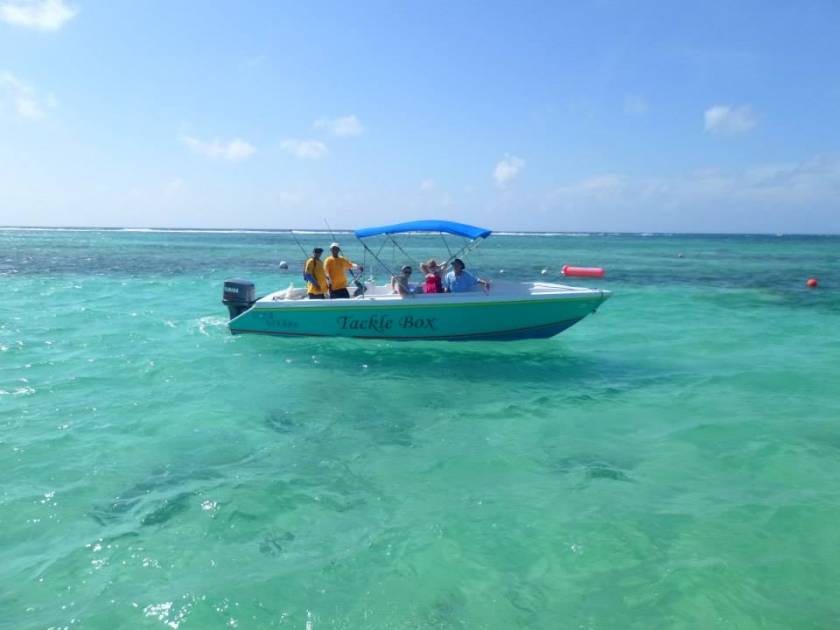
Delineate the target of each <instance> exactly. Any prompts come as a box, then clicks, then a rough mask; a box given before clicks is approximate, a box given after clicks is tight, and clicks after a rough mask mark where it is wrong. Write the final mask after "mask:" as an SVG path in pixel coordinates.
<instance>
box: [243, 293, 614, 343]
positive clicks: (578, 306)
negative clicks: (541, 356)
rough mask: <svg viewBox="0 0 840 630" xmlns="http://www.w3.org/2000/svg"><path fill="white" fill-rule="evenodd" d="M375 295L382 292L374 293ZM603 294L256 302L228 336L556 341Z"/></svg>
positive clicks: (279, 296)
mask: <svg viewBox="0 0 840 630" xmlns="http://www.w3.org/2000/svg"><path fill="white" fill-rule="evenodd" d="M376 289H381V288H380V287H376ZM608 297H609V292H608V291H601V290H598V289H580V288H575V287H566V286H563V285H548V284H532V283H523V284H521V285H510V286H508V287H507V288H501V289H499V290H496V289H495V288H494V290H493V291H491V292H488V293H485V292H483V291H482V292H471V293H463V294H434V295H417V296H410V297H400V296H394V295H382V294H380V295H373V296H371V295H368V296H366V297H364V298H356V299H349V300H307V299H287V298H286V296H285V292H279V293H277V294H272V295H269V296H266V297H264V298H262V299H260V300H257V301H256V302H255V303H254V304H253V306H252V307H251V308H250V309H248V310H246V311H245V312H243V313H241V314H240V315H238V316H237V317H235V318H233V319H232V320H231V321H230V330H231V332H232V333H233V334H246V333H251V334H264V335H279V336H288V337H353V338H358V339H393V340H442V341H467V340H515V339H537V338H545V337H551V336H553V335H556V334H558V333H560V332H562V331H563V330H565V329H566V328H568V327H569V326H572V325H574V324H576V323H577V322H579V321H580V320H581V319H583V318H584V317H586V316H587V315H589V314H590V313H592V312H594V311H595V310H596V309H597V308H598V307H599V306H600V305H601V304H602V303H603V302H604V300H606V299H607V298H608Z"/></svg>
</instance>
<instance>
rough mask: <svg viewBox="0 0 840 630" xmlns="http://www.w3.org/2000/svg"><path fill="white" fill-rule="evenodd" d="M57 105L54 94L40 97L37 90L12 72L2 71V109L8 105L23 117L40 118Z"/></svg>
mask: <svg viewBox="0 0 840 630" xmlns="http://www.w3.org/2000/svg"><path fill="white" fill-rule="evenodd" d="M55 106H56V100H55V98H54V97H53V96H48V97H46V98H40V97H39V96H38V95H37V94H36V92H35V90H34V89H33V88H32V87H31V86H30V85H27V84H26V83H24V82H23V81H21V80H20V79H18V78H17V77H16V76H15V75H13V74H12V73H11V72H7V71H0V110H3V109H6V108H7V107H8V108H10V109H12V110H13V111H14V112H15V113H16V114H17V115H18V116H20V117H21V118H26V119H28V120H39V119H41V118H43V117H44V116H45V115H46V110H47V109H48V108H51V107H55Z"/></svg>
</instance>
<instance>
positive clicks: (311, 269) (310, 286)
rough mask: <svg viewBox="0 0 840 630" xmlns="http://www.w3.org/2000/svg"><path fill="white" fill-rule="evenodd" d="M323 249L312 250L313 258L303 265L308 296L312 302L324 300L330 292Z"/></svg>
mask: <svg viewBox="0 0 840 630" xmlns="http://www.w3.org/2000/svg"><path fill="white" fill-rule="evenodd" d="M323 252H324V248H323V247H316V248H314V249H313V250H312V258H309V259H308V260H307V261H306V263H305V264H304V265H303V279H304V280H306V295H307V297H308V298H309V299H310V300H323V299H324V294H325V293H326V292H327V291H328V290H329V285H327V276H326V274H325V273H324V263H323V261H322V260H321V254H322V253H323Z"/></svg>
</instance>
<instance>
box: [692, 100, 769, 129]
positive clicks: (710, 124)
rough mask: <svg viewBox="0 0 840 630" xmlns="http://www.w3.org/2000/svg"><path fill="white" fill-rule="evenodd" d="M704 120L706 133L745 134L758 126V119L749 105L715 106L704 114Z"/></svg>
mask: <svg viewBox="0 0 840 630" xmlns="http://www.w3.org/2000/svg"><path fill="white" fill-rule="evenodd" d="M703 120H704V121H705V124H706V131H710V132H712V133H743V132H745V131H749V130H750V129H752V128H753V127H755V126H756V125H757V124H758V117H757V116H756V114H755V112H753V110H752V108H751V107H750V106H749V105H740V106H738V107H733V106H731V105H714V106H713V107H710V108H709V109H707V110H706V111H705V112H704V113H703Z"/></svg>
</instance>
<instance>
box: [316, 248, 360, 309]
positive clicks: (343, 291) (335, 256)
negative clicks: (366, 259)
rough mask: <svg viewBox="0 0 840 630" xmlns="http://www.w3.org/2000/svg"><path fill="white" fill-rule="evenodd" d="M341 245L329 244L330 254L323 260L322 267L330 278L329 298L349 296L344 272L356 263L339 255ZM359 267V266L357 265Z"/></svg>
mask: <svg viewBox="0 0 840 630" xmlns="http://www.w3.org/2000/svg"><path fill="white" fill-rule="evenodd" d="M340 252H341V247H339V245H338V243H333V244H332V245H330V253H331V255H330V256H327V259H326V260H325V261H324V269H325V270H326V272H327V276H328V277H329V279H330V298H331V299H333V300H334V299H336V298H349V297H350V293H349V292H348V291H347V276H346V275H345V272H346V271H347V270H348V269H352V268H354V267H356V265H355V264H354V263H352V262H350V261H349V260H347V259H346V258H345V257H344V256H342V255H341V253H340ZM359 269H361V267H359Z"/></svg>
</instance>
